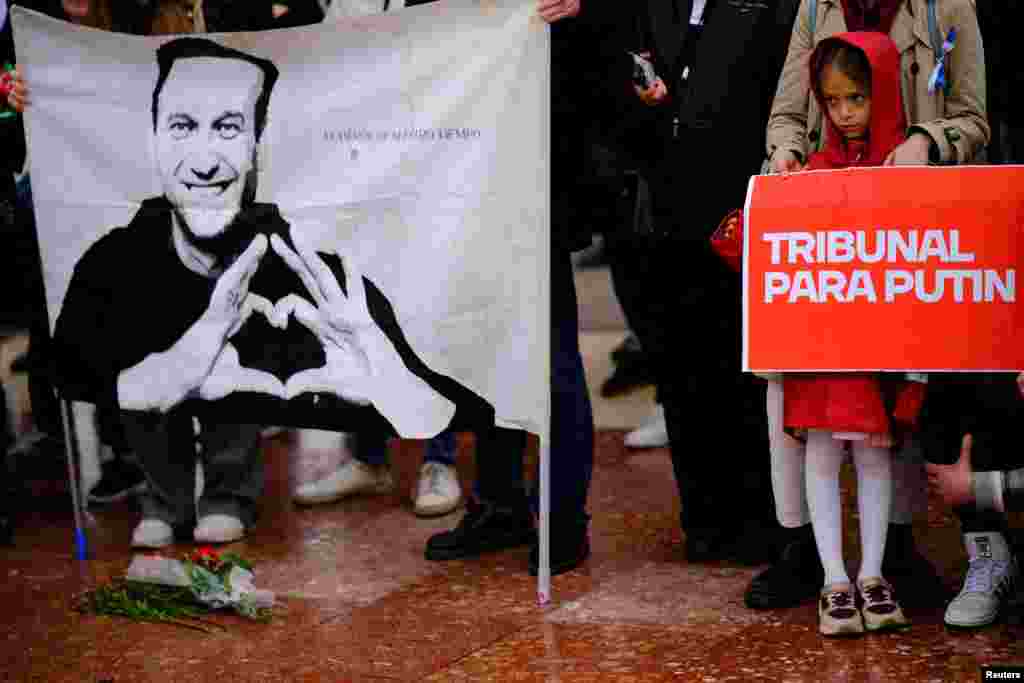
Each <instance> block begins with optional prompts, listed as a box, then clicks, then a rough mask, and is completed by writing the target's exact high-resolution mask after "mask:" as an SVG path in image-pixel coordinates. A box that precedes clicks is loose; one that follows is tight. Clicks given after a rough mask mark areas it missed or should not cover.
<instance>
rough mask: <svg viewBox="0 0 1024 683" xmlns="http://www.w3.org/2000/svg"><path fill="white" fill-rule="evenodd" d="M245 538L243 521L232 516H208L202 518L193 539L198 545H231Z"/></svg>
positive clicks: (193, 533)
mask: <svg viewBox="0 0 1024 683" xmlns="http://www.w3.org/2000/svg"><path fill="white" fill-rule="evenodd" d="M243 536H245V526H243V525H242V520H240V519H238V518H237V517H232V516H231V515H206V516H205V517H202V518H200V520H199V523H198V524H197V525H196V530H195V531H194V532H192V537H193V538H194V539H196V541H197V542H198V543H231V542H232V541H237V540H239V539H240V538H242V537H243Z"/></svg>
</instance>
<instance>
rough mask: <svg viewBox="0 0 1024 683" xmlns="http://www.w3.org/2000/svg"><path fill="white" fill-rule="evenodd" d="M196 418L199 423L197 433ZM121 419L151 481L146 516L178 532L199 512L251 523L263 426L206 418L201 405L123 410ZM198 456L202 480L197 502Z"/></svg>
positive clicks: (260, 485)
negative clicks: (162, 411) (155, 410)
mask: <svg viewBox="0 0 1024 683" xmlns="http://www.w3.org/2000/svg"><path fill="white" fill-rule="evenodd" d="M193 417H196V418H197V419H198V420H199V423H200V431H199V434H198V435H197V434H196V433H195V431H194V429H193V422H192V420H193ZM121 421H122V423H123V425H124V429H125V433H126V435H127V441H128V443H129V444H130V446H131V447H132V449H133V450H134V451H135V454H136V456H137V457H138V460H139V464H140V465H141V466H142V469H143V471H144V472H145V474H146V480H147V482H148V483H149V488H148V490H147V491H146V493H145V494H143V495H142V496H141V498H140V501H141V504H142V516H143V518H152V519H159V520H162V521H164V522H167V523H168V524H170V525H171V526H172V527H175V528H176V530H177V531H183V530H185V529H187V528H188V527H190V526H192V525H194V524H195V520H196V516H197V513H198V516H199V517H200V518H201V517H205V516H207V515H213V514H224V515H229V516H232V517H236V518H238V519H239V520H241V522H242V524H244V525H245V526H246V527H249V526H251V525H252V524H253V522H254V521H255V519H256V507H257V503H258V501H259V497H260V495H261V494H262V492H263V481H264V475H263V458H262V456H261V454H260V444H259V437H260V429H261V428H260V426H259V425H250V424H225V423H219V422H216V421H213V420H207V419H204V416H203V415H202V411H201V410H198V409H197V411H196V412H193V411H191V410H189V409H188V408H187V407H185V406H179V407H177V408H175V409H173V410H171V411H170V412H168V413H166V414H158V413H144V412H136V411H124V412H122V413H121ZM197 444H198V446H199V449H198V450H199V453H197V452H196V451H197V448H196V446H197ZM199 458H201V459H202V461H203V474H204V485H203V494H202V496H201V497H200V499H199V501H198V502H197V501H196V498H195V493H196V460H197V459H199Z"/></svg>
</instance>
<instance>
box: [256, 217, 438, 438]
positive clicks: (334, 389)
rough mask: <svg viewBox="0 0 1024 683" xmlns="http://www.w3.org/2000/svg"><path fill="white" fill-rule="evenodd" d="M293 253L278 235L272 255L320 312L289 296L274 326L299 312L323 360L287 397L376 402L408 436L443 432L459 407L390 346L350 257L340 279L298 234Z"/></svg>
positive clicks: (295, 379) (291, 381)
mask: <svg viewBox="0 0 1024 683" xmlns="http://www.w3.org/2000/svg"><path fill="white" fill-rule="evenodd" d="M292 242H293V244H294V245H295V250H292V249H291V248H290V247H289V246H288V245H287V244H285V242H284V240H282V239H281V238H280V237H279V236H277V235H274V236H273V237H272V238H271V245H272V247H273V249H274V251H275V252H277V254H278V255H279V256H281V258H282V259H284V261H285V263H287V264H288V267H290V268H291V269H292V270H293V271H295V273H296V274H297V275H298V276H299V277H300V278H301V279H302V282H303V284H304V285H305V286H306V289H307V290H308V291H309V292H310V294H311V295H312V297H313V299H314V301H315V304H316V305H315V306H314V305H312V304H311V303H310V302H309V301H307V300H306V299H304V298H302V297H300V296H298V295H290V296H287V297H285V298H284V299H282V300H281V301H279V302H278V304H277V306H276V307H275V312H274V321H275V324H281V322H282V319H284V320H287V317H288V316H290V315H292V314H294V315H295V318H296V320H298V321H299V322H300V323H302V324H303V325H304V326H306V327H307V328H309V330H310V331H311V332H313V334H315V335H316V336H317V339H319V340H320V343H321V344H322V345H323V348H324V355H325V357H326V362H325V363H324V365H323V366H322V367H320V368H314V369H311V370H304V371H302V372H299V373H296V374H295V375H292V376H291V377H290V378H288V382H287V383H286V384H285V395H286V397H287V398H288V399H291V398H294V397H296V396H298V395H300V394H304V393H310V392H313V393H316V392H324V393H329V394H333V395H334V396H337V397H338V398H341V399H343V400H346V401H350V402H353V403H357V404H364V405H365V404H372V405H373V407H374V408H376V409H377V411H378V412H379V413H380V414H381V415H383V416H384V417H385V418H386V419H387V420H388V421H389V422H390V423H391V424H392V425H393V426H394V427H395V429H396V431H398V433H399V434H402V435H403V436H407V437H412V438H425V437H429V436H433V435H435V434H437V433H438V432H440V431H441V430H443V429H444V428H445V427H446V426H447V425H448V422H449V421H450V420H451V418H452V416H453V415H454V414H455V404H454V403H452V402H451V401H449V400H448V399H447V398H445V397H444V396H442V395H441V394H439V393H438V392H437V391H435V390H434V389H433V388H431V386H430V385H429V384H427V383H426V382H425V381H424V380H423V379H422V378H420V377H418V376H417V375H415V374H414V373H413V372H411V371H410V370H409V368H408V367H407V366H406V365H405V363H404V362H403V360H402V358H401V356H400V355H399V354H398V351H397V350H396V349H395V347H394V345H393V344H392V342H391V340H390V339H388V337H387V335H385V334H384V332H383V330H381V329H380V327H379V326H378V325H377V323H376V321H375V320H374V319H373V316H372V315H371V314H370V309H369V306H368V304H367V299H366V281H365V280H364V278H363V276H362V273H361V272H360V271H359V270H358V268H357V267H356V266H355V264H354V263H353V261H352V259H351V258H350V257H345V256H342V255H340V254H339V258H340V259H341V264H342V267H343V268H344V271H343V272H342V273H340V276H341V277H342V278H343V281H344V290H343V289H342V284H341V283H340V282H339V278H338V276H337V275H336V274H335V273H334V272H332V270H331V268H330V267H328V265H327V263H325V262H324V260H323V259H322V258H321V257H320V255H318V254H317V253H316V251H314V250H313V249H312V248H311V247H310V246H309V245H308V244H306V243H305V241H304V240H303V239H302V238H301V237H300V236H299V235H297V234H293V235H292Z"/></svg>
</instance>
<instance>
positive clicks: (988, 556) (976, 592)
mask: <svg viewBox="0 0 1024 683" xmlns="http://www.w3.org/2000/svg"><path fill="white" fill-rule="evenodd" d="M964 546H965V547H966V548H967V557H968V559H969V564H968V566H967V576H966V577H964V585H963V588H961V589H960V593H959V595H957V596H956V597H955V598H953V601H952V602H951V603H949V606H948V607H947V608H946V617H945V621H946V623H947V624H948V625H950V626H959V627H961V628H977V627H979V626H988V625H989V624H991V623H992V622H994V621H995V620H996V619H998V618H999V613H1000V611H1001V610H1002V608H1003V605H1004V604H1005V603H1006V602H1007V600H1009V598H1010V596H1011V595H1012V594H1013V591H1014V588H1015V585H1016V583H1017V580H1018V579H1019V576H1020V570H1019V568H1018V567H1017V562H1016V560H1015V559H1014V557H1013V554H1012V553H1011V552H1010V547H1009V545H1008V544H1007V542H1006V538H1005V537H1004V536H1003V535H1002V534H1001V533H998V532H995V531H992V532H977V533H969V534H964Z"/></svg>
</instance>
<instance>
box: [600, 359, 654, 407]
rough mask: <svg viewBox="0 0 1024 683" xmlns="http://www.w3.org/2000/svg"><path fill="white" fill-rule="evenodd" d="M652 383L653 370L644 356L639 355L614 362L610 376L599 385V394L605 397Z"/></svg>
mask: <svg viewBox="0 0 1024 683" xmlns="http://www.w3.org/2000/svg"><path fill="white" fill-rule="evenodd" d="M653 383H654V372H653V371H652V370H651V366H650V363H648V362H647V359H646V357H644V356H643V355H640V356H638V357H636V358H628V359H627V360H625V361H624V362H621V363H616V365H615V370H614V371H613V372H612V374H611V377H609V378H608V379H606V380H605V381H604V383H603V384H602V385H601V395H602V396H604V397H605V398H611V397H613V396H619V395H621V394H625V393H626V392H629V391H632V390H633V389H636V388H638V387H642V386H646V385H648V384H653Z"/></svg>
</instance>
